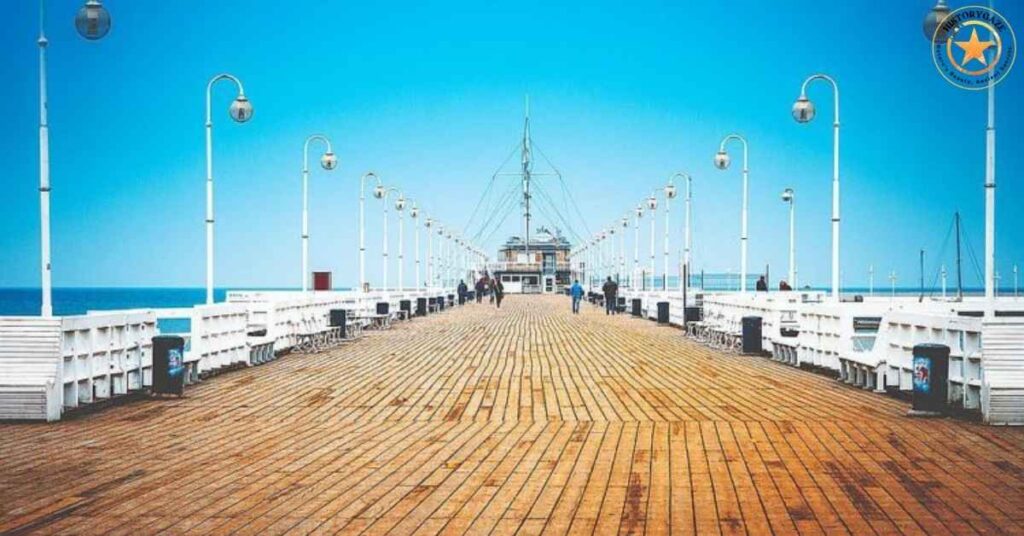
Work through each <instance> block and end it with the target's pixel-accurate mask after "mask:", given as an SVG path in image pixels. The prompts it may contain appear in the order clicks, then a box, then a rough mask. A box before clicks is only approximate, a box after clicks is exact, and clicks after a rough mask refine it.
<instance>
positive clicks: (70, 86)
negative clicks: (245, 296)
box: [0, 0, 1024, 287]
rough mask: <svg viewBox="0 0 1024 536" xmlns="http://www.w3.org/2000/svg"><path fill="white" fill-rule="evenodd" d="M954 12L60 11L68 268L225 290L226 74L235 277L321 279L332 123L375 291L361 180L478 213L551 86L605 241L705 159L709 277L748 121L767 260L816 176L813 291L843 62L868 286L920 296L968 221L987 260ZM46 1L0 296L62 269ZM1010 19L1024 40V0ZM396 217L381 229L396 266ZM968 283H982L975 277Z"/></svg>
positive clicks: (1007, 244)
mask: <svg viewBox="0 0 1024 536" xmlns="http://www.w3.org/2000/svg"><path fill="white" fill-rule="evenodd" d="M931 3H932V2H930V0H913V1H903V2H895V3H893V2H874V3H871V2H869V3H863V2H861V3H850V2H843V3H834V2H815V1H783V0H780V1H776V2H763V1H744V2H738V1H736V2H728V3H725V2H700V3H694V2H646V1H638V2H630V3H628V4H624V3H621V2H602V1H590V2H532V1H528V0H527V1H517V2H486V1H485V2H481V1H474V2H455V1H450V2H436V1H421V2H408V3H407V2H388V3H379V2H324V1H299V0H296V1H292V2H265V1H251V2H245V3H236V2H201V1H185V0H179V1H176V2H157V1H147V2H129V1H125V0H108V1H107V2H106V5H107V7H108V8H109V9H110V11H111V14H112V17H113V19H114V27H113V29H112V31H111V32H110V34H109V35H108V36H107V37H106V38H105V39H104V40H102V41H99V42H95V43H90V42H85V41H83V40H82V39H80V38H79V37H78V36H77V34H76V33H75V31H74V28H73V24H72V20H73V16H74V13H75V11H76V10H77V9H78V7H79V5H80V4H81V2H79V1H78V0H51V1H50V2H49V7H48V20H47V28H48V30H47V33H48V36H49V39H50V47H49V63H50V68H49V84H50V124H51V151H52V181H53V189H54V190H53V237H54V239H53V258H54V284H55V285H57V286H144V285H163V286H202V285H203V282H204V234H203V233H204V230H203V217H204V216H203V211H204V202H205V201H204V199H205V197H204V196H205V191H204V175H205V169H204V165H205V164H204V140H203V114H204V109H203V108H204V89H205V84H206V81H207V80H208V79H209V78H210V77H211V76H212V75H214V74H216V73H218V72H223V71H227V72H231V73H233V74H235V75H237V76H239V77H240V78H241V79H242V80H243V82H244V83H245V86H246V93H247V94H248V96H249V97H250V99H251V100H252V102H253V104H254V106H255V117H254V119H253V120H252V121H251V122H249V123H247V124H244V125H237V124H233V123H231V122H230V121H229V120H228V119H227V115H226V109H227V106H228V104H229V103H230V99H231V98H232V97H233V93H232V91H233V90H232V89H231V88H230V87H229V86H228V85H227V84H224V85H222V86H219V87H218V89H217V90H216V92H215V104H214V122H215V126H214V144H215V148H214V151H215V177H216V179H215V180H216V203H217V248H218V251H217V266H218V270H217V284H218V286H274V287H279V286H290V285H295V286H297V285H298V278H299V269H300V266H299V259H300V257H299V252H300V249H299V247H300V246H299V234H300V227H299V224H300V207H301V204H300V203H301V190H300V187H301V182H300V180H301V175H300V171H301V156H302V141H303V140H304V138H305V136H306V135H308V134H310V133H313V132H323V133H325V134H327V135H329V136H330V137H331V138H332V139H333V141H334V144H335V150H336V152H337V153H338V155H339V158H340V166H339V168H338V169H337V170H335V171H334V172H332V173H331V174H325V173H324V172H322V171H321V170H319V169H315V170H314V172H313V176H312V185H311V189H312V192H313V198H312V202H311V209H310V210H311V235H312V238H311V259H312V260H311V265H312V268H314V269H326V270H332V271H334V272H335V273H336V276H335V280H336V282H338V284H342V285H348V284H352V283H354V282H355V279H356V278H357V274H358V263H357V258H356V251H357V250H356V248H357V215H358V212H357V210H358V209H357V197H358V178H359V176H360V175H361V174H362V173H364V172H365V171H367V170H370V169H372V170H375V171H377V172H378V173H379V174H380V175H381V176H382V178H383V179H384V180H385V182H387V183H389V184H392V185H395V186H398V187H401V188H403V189H404V190H405V192H406V193H407V195H408V196H410V197H414V198H416V199H417V200H418V201H419V203H420V204H421V205H422V206H423V207H424V208H425V210H426V211H427V212H429V213H430V214H432V215H436V217H438V218H440V219H441V220H446V221H451V222H453V223H458V224H460V225H461V224H462V223H463V222H464V221H465V220H466V218H467V217H468V213H469V211H470V210H471V209H472V206H473V204H474V203H475V202H476V199H477V198H478V197H479V193H480V192H481V191H482V189H483V188H485V187H486V184H487V182H488V181H489V180H490V176H491V173H492V172H493V171H494V168H495V167H496V166H498V164H500V163H501V161H502V160H503V159H504V158H505V156H506V155H507V153H508V151H509V148H510V147H511V146H512V144H514V143H515V141H516V140H517V138H518V137H519V135H520V130H521V122H522V121H521V115H522V101H523V95H524V94H526V93H529V94H530V97H531V102H532V116H533V123H532V125H533V134H534V137H535V139H536V141H537V142H538V144H539V145H540V147H541V148H542V149H543V150H544V152H545V153H546V154H547V155H548V156H549V157H550V158H551V159H552V160H553V161H554V162H555V163H556V164H557V165H558V166H559V168H560V169H561V171H562V172H563V174H564V175H565V178H566V181H567V182H568V185H569V186H570V188H571V189H572V190H573V192H574V194H575V196H576V201H577V203H578V204H579V205H580V207H581V209H582V211H583V213H584V215H585V216H586V217H587V220H588V225H589V227H590V228H591V229H592V230H596V229H598V228H600V227H601V226H604V225H607V224H608V223H610V222H611V221H612V220H613V219H617V218H620V217H621V216H622V215H623V214H624V213H625V212H626V211H627V210H628V209H629V208H630V207H632V206H634V205H635V204H636V202H637V201H639V200H640V199H642V198H643V197H644V196H646V195H647V194H648V193H649V192H650V190H651V189H652V188H654V187H657V186H660V185H662V184H664V182H665V180H666V179H667V177H668V176H669V175H671V174H672V173H673V172H675V171H680V170H683V171H687V172H689V173H691V174H692V175H693V176H694V199H695V201H694V203H695V208H694V214H695V216H694V219H695V222H694V225H695V227H694V257H695V258H694V262H695V266H696V267H697V268H701V267H703V268H705V269H707V270H709V271H724V270H735V269H737V268H738V264H739V260H738V257H739V251H738V249H739V247H738V238H737V237H738V230H739V196H740V173H739V166H734V167H733V168H731V169H730V170H729V171H727V172H720V171H718V170H716V169H714V168H713V166H712V163H711V161H712V156H713V154H714V152H715V150H716V149H717V145H718V141H719V140H720V139H721V137H722V136H724V135H725V134H727V133H729V132H733V131H736V132H740V133H743V134H744V135H746V137H747V138H748V139H749V140H750V145H751V156H750V159H751V186H750V194H751V215H750V218H751V219H750V225H751V232H750V265H751V269H752V270H755V269H759V268H760V267H762V266H763V265H764V264H766V263H770V264H771V265H772V271H773V274H781V273H783V272H784V271H785V270H786V258H787V257H786V256H787V249H786V248H787V234H786V233H787V231H786V224H787V219H786V218H787V211H786V207H785V206H784V205H783V204H782V202H781V201H779V198H778V194H779V192H780V191H781V190H782V189H783V188H784V187H787V186H791V187H793V188H795V189H796V192H797V199H798V204H797V210H798V216H797V219H798V221H797V225H798V231H797V232H798V240H799V243H798V264H799V265H800V272H801V277H800V279H801V283H813V284H821V285H824V284H827V282H828V274H829V253H828V252H829V248H830V246H829V244H830V242H829V241H830V235H829V215H830V214H829V196H830V178H831V144H832V138H831V129H830V123H831V121H830V119H831V117H830V114H829V113H828V112H829V111H830V109H831V95H829V92H828V91H827V90H826V88H825V87H824V86H820V87H816V88H814V89H812V94H811V97H812V99H814V100H815V101H816V103H817V104H818V107H819V111H820V112H821V115H820V116H819V118H818V120H816V121H815V122H813V123H811V124H810V125H799V124H797V123H795V122H794V121H793V120H792V119H791V117H790V112H789V110H790V106H791V105H792V102H793V100H794V98H795V97H796V96H797V94H798V92H799V85H800V83H801V81H802V80H803V79H804V78H805V77H806V76H807V75H809V74H811V73H814V72H819V71H821V72H827V73H829V74H831V75H833V76H834V77H835V78H836V79H837V80H838V81H839V84H840V87H841V91H842V113H843V132H842V136H843V137H842V144H843V145H842V167H841V175H842V181H843V191H842V195H843V263H842V265H843V282H844V284H846V285H857V284H863V283H865V282H866V279H867V267H868V265H869V264H874V265H875V268H876V272H877V273H879V274H884V273H888V271H889V270H896V271H897V272H898V273H899V274H900V282H901V284H902V283H906V284H907V285H911V284H913V282H915V281H916V278H917V254H918V253H917V252H918V250H919V249H920V248H922V247H923V248H925V249H926V250H927V251H928V255H929V267H928V272H929V276H931V275H933V274H934V271H935V270H936V269H937V268H936V266H935V265H936V264H937V263H938V261H937V260H936V257H937V256H938V250H939V248H940V246H941V245H942V242H943V240H944V239H945V236H946V232H947V229H948V226H949V223H950V221H951V218H952V215H953V212H954V211H955V210H960V211H961V212H962V214H963V217H964V221H965V224H966V232H967V233H968V236H969V240H970V241H971V242H972V244H973V246H974V249H975V250H976V251H977V253H978V256H979V261H980V256H981V254H982V248H983V234H982V222H983V207H984V204H983V190H982V181H983V177H984V126H985V97H984V94H983V93H974V92H968V91H963V90H960V89H957V88H954V87H953V86H951V85H950V84H948V83H947V82H946V81H944V80H943V79H942V78H941V77H940V76H939V74H938V72H936V70H935V67H934V66H933V64H932V61H931V57H930V54H929V49H928V46H927V41H926V40H925V38H924V37H923V35H922V32H921V20H922V17H923V16H924V14H925V12H926V11H927V10H928V9H929V8H930V5H931ZM33 4H34V2H17V3H13V2H12V3H11V5H10V6H7V10H8V12H9V14H8V20H11V21H15V22H14V23H12V24H9V25H8V26H7V27H6V29H5V31H4V32H3V33H2V34H0V72H2V73H3V79H4V84H3V85H2V86H0V117H3V118H4V128H3V129H2V132H0V188H2V192H3V195H2V199H3V210H0V231H2V232H0V267H2V270H0V286H35V285H38V256H39V250H38V194H37V188H38V137H37V133H36V128H37V124H38V81H37V63H36V62H37V49H36V45H35V39H36V32H37V30H36V28H37V20H38V19H37V12H36V8H35V7H34V6H33ZM953 4H954V5H959V3H958V2H953ZM242 6H244V7H242ZM997 8H998V9H1001V11H1002V12H1003V14H1004V15H1005V16H1006V17H1008V19H1009V20H1010V22H1011V23H1016V24H1017V25H1018V30H1020V28H1024V5H1021V4H1020V3H1016V2H1001V3H1000V5H997ZM1022 68H1024V67H1021V66H1018V67H1017V69H1016V71H1015V72H1013V73H1011V75H1010V76H1009V78H1008V79H1007V80H1006V81H1004V82H1003V84H1002V85H1000V86H999V88H998V92H997V125H998V129H999V130H998V144H997V148H998V159H997V163H998V171H997V180H998V184H999V187H998V194H997V195H998V202H997V203H998V204H997V219H998V236H997V255H998V261H999V262H998V269H999V271H1000V272H1002V273H1003V274H1004V276H1005V278H1006V280H1008V279H1009V274H1010V270H1011V266H1012V265H1013V264H1014V263H1021V264H1024V238H1022V236H1021V233H1022V227H1024V211H1021V210H1020V206H1021V202H1022V201H1024V182H1022V181H1021V170H1022V167H1024V162H1022V154H1024V151H1022V149H1024V132H1022V121H1021V119H1022V118H1024V114H1022V109H1021V102H1020V99H1019V98H1015V97H1017V96H1019V95H1021V94H1024V93H1022V84H1024V82H1022V78H1021V77H1022V74H1021V72H1020V69H1022ZM734 150H736V149H734ZM737 157H738V154H737ZM550 190H551V188H549V191H550ZM680 209H681V203H676V205H675V206H674V207H673V227H674V228H675V230H674V234H673V241H674V244H673V246H672V249H673V251H675V250H677V248H678V246H679V244H680V237H681V224H682V217H681V216H682V212H681V210H680ZM377 210H379V209H378V208H376V207H375V208H374V209H373V210H371V211H370V215H371V216H370V218H369V221H370V222H371V223H372V224H373V225H371V227H370V229H369V232H368V237H367V240H368V249H369V262H368V272H369V274H370V275H371V277H372V278H373V280H374V281H377V282H379V272H380V268H379V265H380V262H379V246H378V245H379V243H380V237H379V225H377V223H378V222H379V212H377ZM540 223H543V222H540ZM659 225H660V223H659ZM505 226H506V228H507V232H501V233H498V236H501V237H504V236H507V235H508V234H513V233H516V232H518V229H519V226H518V222H517V220H515V219H513V218H510V219H509V220H508V221H507V222H506V225H505ZM407 230H408V228H407ZM392 231H397V229H396V226H394V225H393V226H392ZM644 231H645V233H644V235H646V228H644ZM658 233H659V250H660V247H661V246H660V233H661V230H660V228H659V231H658ZM406 236H407V237H411V232H409V233H407V235H406ZM629 236H630V238H631V236H632V235H631V234H630V235H629ZM641 240H642V246H641V252H642V253H641V255H644V253H643V252H644V251H646V247H645V246H646V244H647V239H646V236H644V237H643V238H642V239H641ZM396 241H397V237H396V236H394V235H393V237H392V244H395V243H396ZM409 243H410V249H409V250H407V259H409V263H410V264H409V267H408V268H407V269H406V274H411V273H412V267H411V266H412V265H411V258H412V254H411V240H410V242H409ZM484 246H485V247H486V248H487V249H488V250H490V251H493V250H494V249H495V248H496V247H497V240H495V241H493V242H492V243H488V244H484ZM392 247H393V248H394V247H395V246H394V245H393V246H392ZM425 247H426V244H425V240H424V243H423V248H424V250H425ZM627 248H628V250H631V245H629V244H627ZM392 251H394V250H392ZM673 257H674V255H673ZM944 260H945V261H946V262H947V263H950V264H951V263H952V253H951V249H949V248H947V255H946V259H944ZM673 262H674V260H673ZM658 266H659V269H660V266H661V261H660V258H659V261H658ZM391 278H392V281H394V278H395V275H392V276H391ZM408 278H409V281H410V282H411V275H408ZM880 280H881V277H880V276H879V277H878V278H877V279H876V281H879V282H878V284H879V285H882V284H883V283H881V282H880ZM967 281H968V283H969V284H978V283H979V281H978V280H977V278H976V277H975V276H974V270H973V268H972V269H970V270H968V271H967Z"/></svg>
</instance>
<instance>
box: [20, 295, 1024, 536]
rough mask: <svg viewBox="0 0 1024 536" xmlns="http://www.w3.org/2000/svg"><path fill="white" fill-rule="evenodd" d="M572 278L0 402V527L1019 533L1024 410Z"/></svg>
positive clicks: (1023, 512) (1023, 520) (74, 530)
mask: <svg viewBox="0 0 1024 536" xmlns="http://www.w3.org/2000/svg"><path fill="white" fill-rule="evenodd" d="M568 309H569V305H568V301H567V299H566V298H564V297H554V296H548V297H524V296H509V297H508V298H507V299H506V300H505V303H504V307H503V308H502V309H501V310H495V309H494V308H493V307H488V306H487V305H486V304H485V305H472V306H468V307H463V308H457V309H455V310H453V311H451V312H448V313H445V314H443V315H435V316H431V317H429V318H426V319H417V320H415V321H414V322H410V323H403V324H400V325H397V326H396V327H395V328H394V329H392V330H390V331H387V332H383V333H375V334H372V335H370V336H368V337H366V338H364V339H363V340H361V341H359V342H357V343H354V344H351V345H348V346H345V347H343V348H340V349H337V350H333V351H330V352H325V353H320V354H315V355H291V356H288V357H285V358H284V359H282V360H279V361H276V362H273V363H271V364H268V365H265V366H261V367H255V368H250V369H246V370H242V371H238V372H234V373H230V374H226V375H222V376H219V377H215V378H212V379H210V380H207V381H205V382H203V383H202V384H200V385H198V386H196V387H193V388H190V389H189V390H188V391H186V395H187V396H186V397H185V398H184V399H181V400H175V399H169V400H151V401H144V402H132V403H129V404H126V405H124V406H120V407H114V408H108V409H105V410H102V411H99V412H96V413H94V414H91V415H85V416H81V417H78V418H74V419H70V420H66V421H64V422H60V423H56V424H4V425H0V533H2V532H5V531H13V532H14V533H33V532H38V533H67V534H82V533H106V534H138V533H156V532H161V531H163V532H164V533H166V534H183V533H189V532H191V533H196V534H220V533H238V534H276V533H283V532H287V531H294V532H296V533H306V532H317V533H334V532H339V531H340V532H344V533H359V532H364V531H365V532H366V533H368V534H379V533H389V532H390V533H395V534H414V533H423V534H434V533H451V534H460V533H464V532H471V533H484V534H486V533H495V534H504V533H511V532H516V531H520V532H522V533H529V534H532V533H541V532H547V533H555V534H558V533H566V532H571V533H582V534H591V533H598V534H610V533H616V532H621V533H648V534H668V533H670V532H671V533H673V534H684V533H693V532H699V533H702V534H708V533H716V532H719V531H721V532H723V533H745V532H750V533H768V532H775V533H795V532H800V533H806V534H838V533H843V532H846V533H852V534H869V533H897V532H905V533H929V534H941V533H950V532H951V533H971V532H991V533H1000V532H1011V533H1012V532H1024V528H1022V527H1024V430H1020V429H1006V428H991V427H984V426H981V425H976V424H971V423H966V422H962V421H956V420H948V419H946V420H911V419H908V418H906V417H904V414H905V412H906V410H907V404H906V403H904V402H901V401H898V400H895V399H892V398H888V397H883V396H879V395H875V394H871V393H867V392H862V391H859V390H856V389H853V388H850V387H846V386H843V385H840V384H838V383H837V382H835V381H833V380H831V379H828V378H825V377H823V376H818V375H815V374H811V373H807V372H804V371H800V370H797V369H794V368H791V367H787V366H784V365H779V364H776V363H773V362H771V361H769V360H766V359H761V358H752V357H742V356H735V355H725V354H721V353H718V352H715V351H712V350H709V349H706V348H703V347H701V346H698V345H696V344H693V343H690V342H688V341H686V340H685V339H684V338H683V337H682V335H681V334H680V332H679V331H678V330H676V329H672V328H665V327H658V326H657V325H655V324H654V323H652V322H648V321H642V320H636V319H631V318H629V317H627V316H624V315H623V316H618V317H606V316H605V315H604V314H603V312H599V311H598V310H597V309H596V308H593V307H590V306H587V305H584V307H583V309H584V311H583V314H581V315H579V316H572V315H570V314H569V312H568Z"/></svg>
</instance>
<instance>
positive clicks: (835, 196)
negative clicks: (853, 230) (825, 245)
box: [793, 74, 840, 301]
mask: <svg viewBox="0 0 1024 536" xmlns="http://www.w3.org/2000/svg"><path fill="white" fill-rule="evenodd" d="M816 80H822V81H824V82H827V83H828V84H829V85H831V86H832V98H833V101H834V112H833V120H832V299H833V300H834V301H839V290H840V285H839V86H838V85H837V84H836V81H835V80H833V79H832V78H831V77H830V76H828V75H825V74H814V75H811V76H809V77H808V78H807V80H804V83H803V85H802V86H800V97H799V98H797V100H796V102H795V103H793V118H794V119H796V120H797V122H799V123H807V122H809V121H811V120H812V119H814V103H812V102H811V101H810V100H809V99H808V98H807V86H808V85H809V84H811V83H812V82H814V81H816Z"/></svg>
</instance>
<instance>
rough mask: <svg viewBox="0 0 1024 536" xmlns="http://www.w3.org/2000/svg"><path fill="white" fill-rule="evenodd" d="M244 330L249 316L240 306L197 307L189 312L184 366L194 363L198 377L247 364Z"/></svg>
mask: <svg viewBox="0 0 1024 536" xmlns="http://www.w3.org/2000/svg"><path fill="white" fill-rule="evenodd" d="M248 327H249V312H248V309H247V308H246V306H245V305H244V304H237V303H216V304H212V305H197V306H196V307H194V308H192V316H191V329H190V330H189V331H190V339H191V341H190V349H189V352H187V353H186V355H185V362H186V363H196V367H195V372H196V373H198V374H208V373H211V372H214V371H217V370H219V369H223V368H226V367H231V366H235V365H241V364H245V365H248V364H250V362H249V342H248V335H247V333H248Z"/></svg>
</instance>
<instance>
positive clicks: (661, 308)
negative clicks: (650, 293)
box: [658, 301, 668, 324]
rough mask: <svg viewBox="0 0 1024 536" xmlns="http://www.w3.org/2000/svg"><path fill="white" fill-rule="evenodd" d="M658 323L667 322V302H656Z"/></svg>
mask: <svg viewBox="0 0 1024 536" xmlns="http://www.w3.org/2000/svg"><path fill="white" fill-rule="evenodd" d="M658 323H659V324H668V302H667V301H660V302H658Z"/></svg>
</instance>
